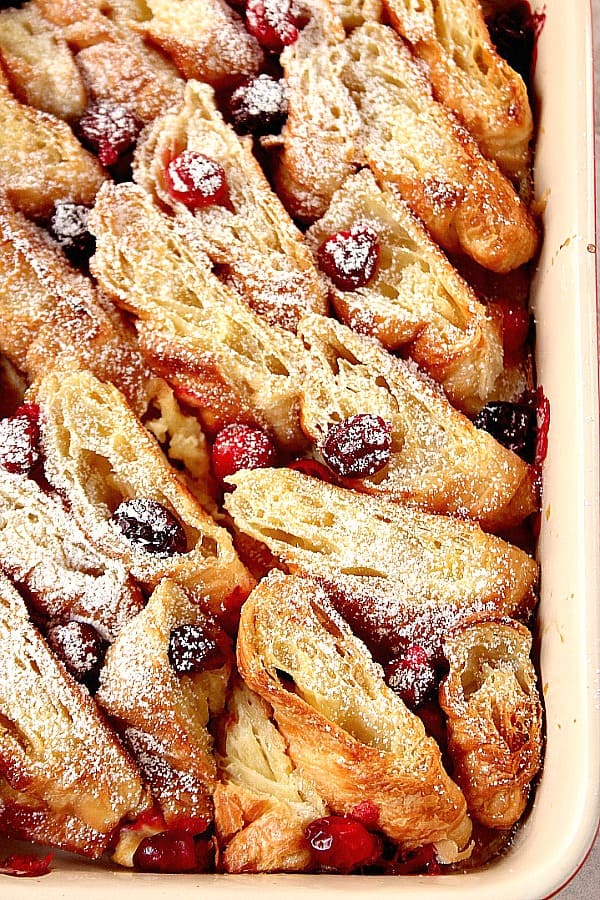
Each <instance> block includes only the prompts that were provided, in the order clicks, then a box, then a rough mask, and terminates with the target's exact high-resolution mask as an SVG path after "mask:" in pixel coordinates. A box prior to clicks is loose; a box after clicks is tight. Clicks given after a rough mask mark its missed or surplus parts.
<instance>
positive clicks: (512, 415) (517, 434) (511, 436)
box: [473, 401, 536, 462]
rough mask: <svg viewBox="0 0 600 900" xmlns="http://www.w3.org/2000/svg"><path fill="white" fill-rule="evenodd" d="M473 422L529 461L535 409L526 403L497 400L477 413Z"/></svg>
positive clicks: (532, 447)
mask: <svg viewBox="0 0 600 900" xmlns="http://www.w3.org/2000/svg"><path fill="white" fill-rule="evenodd" d="M473 423H474V424H475V425H476V426H477V427H478V428H483V429H484V430H485V431H487V432H489V433H490V434H491V435H492V436H493V437H495V438H496V440H497V441H498V442H499V443H500V444H502V445H503V446H504V447H507V448H508V449H509V450H512V451H513V453H517V454H518V455H519V456H521V457H522V458H523V459H524V460H526V461H527V462H531V461H532V459H533V454H534V447H535V432H536V411H535V408H534V407H532V406H529V405H528V404H526V403H509V402H507V401H497V402H495V403H488V405H487V406H484V407H483V409H482V410H481V411H480V412H479V413H477V415H476V416H475V418H474V420H473Z"/></svg>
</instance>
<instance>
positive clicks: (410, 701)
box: [385, 644, 438, 709]
mask: <svg viewBox="0 0 600 900" xmlns="http://www.w3.org/2000/svg"><path fill="white" fill-rule="evenodd" d="M385 676H386V681H387V683H388V685H389V686H390V687H391V689H392V690H393V691H394V692H395V693H396V694H398V696H399V697H400V698H401V699H402V700H403V701H404V702H405V703H406V705H407V706H408V707H409V708H410V709H417V708H418V707H419V706H421V704H423V703H425V701H426V700H428V699H429V697H430V696H431V694H432V693H433V691H434V690H435V687H436V685H437V680H438V679H437V672H436V670H435V666H434V664H433V661H432V659H431V656H430V655H429V653H427V651H426V650H424V649H423V647H420V646H419V645H418V644H411V645H409V646H408V647H407V648H406V650H405V652H404V655H403V656H401V657H400V658H399V659H394V660H392V661H391V662H390V663H388V665H387V666H386V669H385Z"/></svg>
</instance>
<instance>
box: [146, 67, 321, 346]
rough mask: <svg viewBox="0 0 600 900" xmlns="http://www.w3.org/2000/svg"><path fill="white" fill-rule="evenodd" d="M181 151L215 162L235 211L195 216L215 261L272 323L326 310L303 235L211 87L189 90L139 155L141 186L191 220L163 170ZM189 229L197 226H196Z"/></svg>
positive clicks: (215, 208)
mask: <svg viewBox="0 0 600 900" xmlns="http://www.w3.org/2000/svg"><path fill="white" fill-rule="evenodd" d="M183 150H192V151H197V152H200V153H202V154H204V155H205V156H208V157H209V158H210V159H213V160H215V161H216V162H218V163H219V164H220V165H221V166H222V167H223V169H224V170H225V174H226V177H227V185H228V188H229V196H230V199H231V204H232V207H233V209H227V208H226V207H225V206H221V205H219V204H216V205H210V206H207V207H204V208H201V209H197V210H196V211H195V212H194V216H193V220H191V221H193V223H194V226H195V228H196V229H197V233H198V236H199V239H200V240H201V241H202V242H203V243H204V247H205V251H206V253H207V254H208V256H209V257H210V259H211V261H212V262H213V263H214V264H216V265H218V266H219V271H221V272H222V273H224V274H225V275H226V277H227V278H228V279H229V280H230V281H231V283H232V284H233V286H234V287H235V288H236V289H237V290H238V292H239V293H240V295H241V296H242V297H243V298H244V299H245V300H246V302H247V303H248V305H249V306H250V307H251V308H252V309H254V310H255V311H256V312H257V313H258V314H259V315H262V316H264V317H265V318H266V319H267V321H268V322H270V323H271V324H275V325H280V326H281V327H283V328H287V329H289V330H290V331H294V330H295V328H296V325H297V323H298V319H299V318H300V317H301V316H302V315H303V314H304V313H305V312H320V313H324V312H325V311H326V296H325V288H324V286H323V284H322V283H321V280H320V278H319V275H318V273H317V270H316V268H315V265H314V262H313V259H312V256H311V253H310V251H309V250H308V248H307V247H306V245H305V243H304V240H303V238H302V235H301V234H300V232H299V231H298V229H297V228H296V226H295V225H294V224H293V222H292V220H291V219H290V217H289V216H288V214H287V212H286V211H285V209H284V207H283V205H282V204H281V201H280V200H279V198H278V197H277V194H275V193H274V192H273V191H272V190H271V187H270V185H269V183H268V181H267V179H266V177H265V175H264V173H263V171H262V169H261V168H260V166H259V165H258V163H257V161H256V158H255V157H254V154H253V152H252V141H251V139H249V138H241V139H240V138H238V136H237V135H236V134H235V132H234V131H233V129H232V128H231V127H230V126H229V125H227V124H226V123H225V122H224V120H223V117H222V116H221V114H220V112H219V111H218V109H217V107H216V105H215V100H214V94H213V92H212V90H211V88H210V87H208V86H207V85H202V84H200V83H199V82H190V83H188V85H187V86H186V91H185V100H184V103H183V105H182V106H181V107H180V108H179V109H177V110H173V111H172V112H170V113H168V114H167V115H165V116H163V117H161V118H160V119H158V120H157V121H156V122H155V123H154V125H153V126H152V127H151V128H150V129H149V130H148V131H147V132H146V133H145V136H144V140H143V142H142V144H141V145H140V146H139V147H138V151H137V153H136V159H135V165H134V174H135V179H136V181H137V182H138V183H139V184H141V185H142V186H143V187H144V188H145V189H146V190H148V191H149V192H151V193H153V194H154V195H155V197H156V198H157V199H158V200H159V201H160V202H161V203H162V204H163V205H164V206H165V207H167V208H169V207H171V208H173V209H174V210H175V211H176V212H177V213H178V215H179V216H181V217H182V218H183V219H184V220H187V221H190V219H191V217H190V213H189V211H188V210H187V208H186V207H185V206H184V205H183V204H181V203H178V202H177V201H176V200H174V199H173V197H172V196H171V194H170V193H169V190H168V187H167V185H166V183H165V167H166V165H167V164H168V162H169V161H170V160H171V159H172V158H173V157H174V156H176V155H177V154H178V153H181V152H182V151H183ZM191 221H190V224H189V226H188V227H190V228H191V227H192V224H191Z"/></svg>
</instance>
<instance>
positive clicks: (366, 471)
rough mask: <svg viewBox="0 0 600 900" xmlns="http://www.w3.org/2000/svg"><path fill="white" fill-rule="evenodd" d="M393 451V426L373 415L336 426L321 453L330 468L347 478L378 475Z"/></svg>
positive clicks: (329, 434) (357, 416)
mask: <svg viewBox="0 0 600 900" xmlns="http://www.w3.org/2000/svg"><path fill="white" fill-rule="evenodd" d="M391 451H392V428H391V425H390V424H389V422H386V421H385V420H384V419H382V418H381V417H380V416H372V415H371V414H370V413H361V414H359V415H356V416H350V418H349V419H343V420H342V421H341V422H338V423H337V424H335V425H332V426H331V428H330V429H329V431H328V433H327V437H326V438H325V442H324V444H323V447H322V450H321V452H322V454H323V459H324V460H325V462H326V463H327V465H328V466H329V468H330V469H332V470H333V471H334V472H335V473H336V475H341V476H342V477H343V478H365V477H367V476H368V475H374V474H375V472H379V470H380V469H382V468H383V467H384V466H385V465H387V463H388V462H389V461H390V455H391Z"/></svg>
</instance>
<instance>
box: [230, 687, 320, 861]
mask: <svg viewBox="0 0 600 900" xmlns="http://www.w3.org/2000/svg"><path fill="white" fill-rule="evenodd" d="M272 716H273V712H272V710H271V707H270V706H269V704H268V703H266V702H265V701H264V700H263V699H262V698H261V697H259V696H258V694H255V693H254V692H252V691H250V690H249V689H248V687H247V686H246V685H244V684H243V683H241V684H239V685H236V686H235V687H234V689H233V692H232V695H231V698H230V700H229V703H228V705H227V718H226V720H225V724H224V726H223V731H224V735H223V739H222V745H223V752H222V755H219V756H218V757H217V761H218V763H219V774H220V783H219V784H218V785H217V787H216V788H215V793H214V802H215V827H216V830H217V835H218V838H219V845H220V846H221V847H222V848H223V850H222V856H221V864H222V866H223V868H224V869H225V871H226V872H236V873H239V872H293V871H302V870H304V869H306V868H307V867H308V866H309V865H310V862H311V857H310V851H309V848H308V845H307V842H306V838H305V837H304V829H305V827H306V825H307V824H308V823H309V822H311V821H313V820H314V819H317V818H320V817H321V816H324V815H325V814H326V811H327V808H326V807H325V805H324V803H323V801H322V800H321V798H320V797H319V796H318V794H317V793H316V791H315V789H314V785H312V784H311V783H310V781H309V780H308V779H307V777H306V776H305V775H304V773H302V772H301V771H300V770H299V769H297V768H296V767H295V766H294V764H293V762H292V760H291V759H290V757H289V755H288V753H287V750H286V745H285V741H284V740H283V738H282V736H281V735H280V733H279V732H278V730H277V727H276V725H275V723H274V722H273V718H272Z"/></svg>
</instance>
